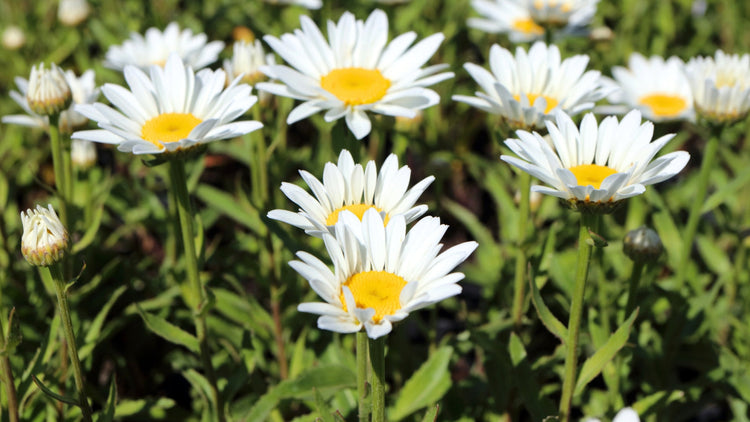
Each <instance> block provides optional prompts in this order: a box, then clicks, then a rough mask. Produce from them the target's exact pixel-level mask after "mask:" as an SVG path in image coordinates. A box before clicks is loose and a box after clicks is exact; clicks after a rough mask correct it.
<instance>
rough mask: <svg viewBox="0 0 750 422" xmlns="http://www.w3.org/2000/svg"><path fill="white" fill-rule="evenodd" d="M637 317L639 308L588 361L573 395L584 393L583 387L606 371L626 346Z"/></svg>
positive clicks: (582, 368)
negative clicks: (606, 367) (608, 363)
mask: <svg viewBox="0 0 750 422" xmlns="http://www.w3.org/2000/svg"><path fill="white" fill-rule="evenodd" d="M637 316H638V308H636V309H635V310H634V311H633V312H632V313H631V314H630V317H629V318H628V319H627V321H625V322H624V323H623V324H622V325H621V326H620V328H618V329H617V331H615V333H614V334H612V336H611V337H610V338H609V339H608V340H607V342H606V343H605V344H604V346H602V347H601V348H600V349H599V350H597V351H596V353H594V354H593V355H592V356H591V357H590V358H588V359H586V362H584V363H583V366H582V367H581V372H580V374H579V375H578V381H577V382H576V388H575V392H574V393H573V395H577V394H579V393H580V392H581V391H583V387H585V386H586V385H587V384H588V383H589V382H591V380H593V379H594V378H596V376H597V375H599V373H600V372H601V371H602V369H604V366H605V365H606V364H607V362H609V361H610V360H612V358H614V357H615V355H616V354H617V352H618V351H620V349H622V346H624V345H625V343H626V342H627V341H628V338H629V337H630V329H631V328H632V327H633V321H635V318H636V317H637Z"/></svg>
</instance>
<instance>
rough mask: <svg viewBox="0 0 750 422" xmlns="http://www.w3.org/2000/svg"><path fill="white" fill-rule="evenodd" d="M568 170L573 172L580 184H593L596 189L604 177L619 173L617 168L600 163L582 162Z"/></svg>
mask: <svg viewBox="0 0 750 422" xmlns="http://www.w3.org/2000/svg"><path fill="white" fill-rule="evenodd" d="M568 170H570V171H571V172H572V173H573V176H575V177H576V180H577V181H578V184H579V185H580V186H589V185H591V186H593V187H594V189H599V188H600V187H601V185H602V182H603V181H604V179H606V178H607V177H608V176H611V175H613V174H615V173H617V171H616V170H615V169H612V168H609V167H607V166H600V165H598V164H581V165H580V166H575V167H571V168H569V169H568Z"/></svg>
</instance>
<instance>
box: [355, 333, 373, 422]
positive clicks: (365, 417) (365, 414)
mask: <svg viewBox="0 0 750 422" xmlns="http://www.w3.org/2000/svg"><path fill="white" fill-rule="evenodd" d="M357 397H358V398H359V422H369V420H370V408H369V406H367V332H365V331H358V332H357Z"/></svg>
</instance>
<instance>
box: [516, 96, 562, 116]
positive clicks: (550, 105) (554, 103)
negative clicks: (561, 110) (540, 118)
mask: <svg viewBox="0 0 750 422" xmlns="http://www.w3.org/2000/svg"><path fill="white" fill-rule="evenodd" d="M525 95H526V98H528V99H529V105H534V101H536V99H537V98H539V97H542V98H544V99H545V100H546V101H547V108H545V109H544V114H547V113H549V112H550V111H552V109H553V108H555V107H557V99H555V98H552V97H548V96H546V95H539V94H525ZM513 98H515V99H516V101H521V95H520V94H516V95H514V96H513Z"/></svg>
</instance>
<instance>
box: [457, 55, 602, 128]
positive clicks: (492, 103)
mask: <svg viewBox="0 0 750 422" xmlns="http://www.w3.org/2000/svg"><path fill="white" fill-rule="evenodd" d="M588 61H589V58H588V56H585V55H577V56H573V57H570V58H567V59H565V60H561V58H560V50H558V48H557V46H555V45H550V46H547V45H546V44H544V43H543V42H541V41H538V42H536V43H534V45H532V46H531V48H530V49H529V51H528V53H527V52H526V50H524V49H523V48H521V47H518V48H517V49H516V55H515V56H513V55H512V54H511V53H510V51H508V50H506V49H504V48H502V47H500V46H499V45H497V44H495V45H493V46H492V47H491V48H490V70H491V71H487V70H485V69H484V68H482V67H480V66H477V65H475V64H473V63H466V64H465V65H464V68H465V69H466V70H467V71H468V72H469V74H470V75H471V76H472V78H474V80H475V81H476V82H477V83H478V84H479V87H480V88H481V89H482V90H483V91H480V92H477V93H476V97H469V96H465V95H454V96H453V99H454V100H455V101H460V102H464V103H467V104H469V105H471V106H474V107H477V108H479V109H482V110H484V111H487V112H489V113H492V114H498V115H500V116H501V117H502V118H503V119H504V121H505V123H506V124H507V125H508V126H509V127H510V128H513V129H527V130H528V129H533V128H541V127H543V125H544V121H545V120H547V119H551V118H552V117H553V116H554V114H555V111H556V110H562V111H564V112H566V113H567V114H569V115H575V114H578V113H581V112H583V111H585V110H588V109H590V108H592V107H593V106H594V102H596V101H597V100H599V99H601V98H603V97H604V96H605V95H606V94H607V93H608V92H609V90H610V89H611V88H610V87H607V86H605V84H604V83H603V80H602V78H601V76H600V73H599V72H598V71H595V70H589V71H585V70H586V65H587V64H588Z"/></svg>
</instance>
